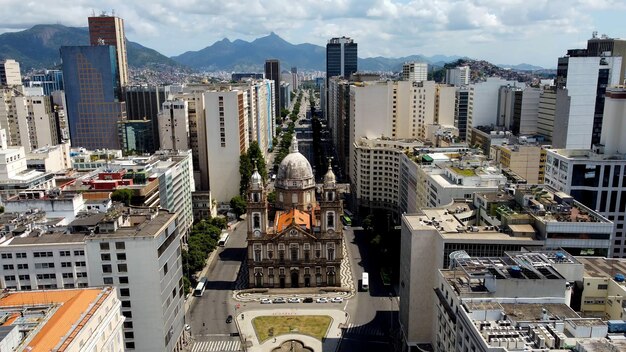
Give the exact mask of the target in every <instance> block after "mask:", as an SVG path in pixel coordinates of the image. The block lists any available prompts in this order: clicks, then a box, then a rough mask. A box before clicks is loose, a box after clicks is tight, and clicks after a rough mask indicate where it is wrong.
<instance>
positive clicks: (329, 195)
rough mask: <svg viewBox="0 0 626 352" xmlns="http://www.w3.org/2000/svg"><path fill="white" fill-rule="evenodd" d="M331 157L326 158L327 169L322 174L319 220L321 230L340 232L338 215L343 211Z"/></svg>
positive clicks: (339, 188)
mask: <svg viewBox="0 0 626 352" xmlns="http://www.w3.org/2000/svg"><path fill="white" fill-rule="evenodd" d="M331 161H332V158H329V159H328V171H327V172H326V175H324V183H323V184H322V187H321V197H320V199H321V200H320V202H319V204H320V215H321V216H320V220H321V224H320V225H321V230H322V232H328V231H329V230H331V232H335V233H341V232H342V227H341V222H340V220H339V217H340V216H341V214H342V213H343V204H342V201H341V198H340V197H339V193H340V192H342V189H341V187H338V185H337V180H336V177H335V173H334V172H333V168H332V163H331Z"/></svg>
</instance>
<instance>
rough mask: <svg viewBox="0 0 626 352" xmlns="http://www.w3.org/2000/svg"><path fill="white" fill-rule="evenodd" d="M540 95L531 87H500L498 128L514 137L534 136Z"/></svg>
mask: <svg viewBox="0 0 626 352" xmlns="http://www.w3.org/2000/svg"><path fill="white" fill-rule="evenodd" d="M540 93H541V90H540V89H539V88H533V87H525V88H521V87H511V86H503V87H500V92H499V99H498V100H499V101H498V126H504V128H505V129H507V130H509V131H512V132H513V134H514V135H516V136H517V135H534V134H536V133H537V116H538V114H539V96H540Z"/></svg>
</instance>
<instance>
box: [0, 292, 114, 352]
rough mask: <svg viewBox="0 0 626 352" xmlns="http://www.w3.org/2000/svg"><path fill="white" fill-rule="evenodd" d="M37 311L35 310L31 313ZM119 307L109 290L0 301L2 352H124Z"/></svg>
mask: <svg viewBox="0 0 626 352" xmlns="http://www.w3.org/2000/svg"><path fill="white" fill-rule="evenodd" d="M34 307H36V309H34ZM119 307H120V301H119V299H118V297H117V294H116V291H115V290H114V289H112V288H111V287H102V288H85V289H80V290H51V291H50V290H46V291H31V292H10V293H3V294H1V295H0V314H1V315H2V316H3V317H5V318H6V319H5V323H4V324H3V326H2V327H1V330H0V331H1V332H2V334H1V335H0V347H2V350H3V351H73V352H98V351H109V352H123V351H125V349H124V343H123V334H122V323H123V322H124V317H123V316H122V315H121V314H120V310H119Z"/></svg>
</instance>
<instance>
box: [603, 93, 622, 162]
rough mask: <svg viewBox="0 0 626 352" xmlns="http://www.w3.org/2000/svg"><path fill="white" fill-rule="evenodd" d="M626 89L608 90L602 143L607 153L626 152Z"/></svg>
mask: <svg viewBox="0 0 626 352" xmlns="http://www.w3.org/2000/svg"><path fill="white" fill-rule="evenodd" d="M625 116H626V88H607V90H606V94H605V95H604V116H603V120H602V135H601V137H600V143H601V144H602V145H603V146H604V152H605V153H609V154H612V153H616V154H619V152H620V150H621V151H622V152H624V151H626V138H624V136H626V122H625V121H624V117H625Z"/></svg>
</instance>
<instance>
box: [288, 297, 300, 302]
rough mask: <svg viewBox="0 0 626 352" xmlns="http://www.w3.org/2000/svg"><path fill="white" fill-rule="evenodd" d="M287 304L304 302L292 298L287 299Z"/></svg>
mask: <svg viewBox="0 0 626 352" xmlns="http://www.w3.org/2000/svg"><path fill="white" fill-rule="evenodd" d="M287 302H288V303H300V302H302V300H300V298H298V297H291V298H287Z"/></svg>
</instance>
